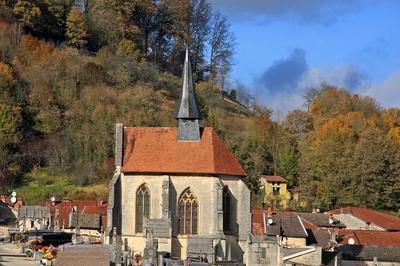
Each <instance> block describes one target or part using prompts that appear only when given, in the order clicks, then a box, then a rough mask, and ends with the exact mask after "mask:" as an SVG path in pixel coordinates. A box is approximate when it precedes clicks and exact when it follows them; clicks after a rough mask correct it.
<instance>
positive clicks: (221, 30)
mask: <svg viewBox="0 0 400 266" xmlns="http://www.w3.org/2000/svg"><path fill="white" fill-rule="evenodd" d="M234 45H235V38H234V36H233V34H232V32H230V25H229V22H228V20H227V18H226V17H224V16H223V15H222V14H221V13H219V12H217V13H216V14H214V16H213V18H212V21H211V37H210V39H209V46H210V50H211V51H210V61H209V62H210V63H209V64H210V66H209V79H210V80H213V81H218V80H219V81H220V82H219V85H220V87H221V89H222V90H224V86H223V84H225V80H226V78H227V77H226V76H227V74H228V73H229V72H230V71H231V68H232V64H233V55H234Z"/></svg>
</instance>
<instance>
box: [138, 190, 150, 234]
mask: <svg viewBox="0 0 400 266" xmlns="http://www.w3.org/2000/svg"><path fill="white" fill-rule="evenodd" d="M149 215H150V190H149V188H148V187H147V186H146V185H141V186H140V187H139V189H138V190H137V192H136V232H143V219H144V218H149Z"/></svg>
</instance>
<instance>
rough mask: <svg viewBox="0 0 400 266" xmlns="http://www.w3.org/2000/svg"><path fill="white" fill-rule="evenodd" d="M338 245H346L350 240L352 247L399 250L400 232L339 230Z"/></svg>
mask: <svg viewBox="0 0 400 266" xmlns="http://www.w3.org/2000/svg"><path fill="white" fill-rule="evenodd" d="M338 236H339V238H340V241H339V243H341V244H348V241H349V239H350V238H352V239H354V245H361V246H375V247H398V248H400V232H387V231H380V230H339V232H338Z"/></svg>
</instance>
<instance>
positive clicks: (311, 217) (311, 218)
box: [298, 212, 346, 229]
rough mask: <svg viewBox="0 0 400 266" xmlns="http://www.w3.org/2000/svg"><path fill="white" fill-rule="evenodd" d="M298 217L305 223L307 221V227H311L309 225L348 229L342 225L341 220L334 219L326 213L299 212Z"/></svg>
mask: <svg viewBox="0 0 400 266" xmlns="http://www.w3.org/2000/svg"><path fill="white" fill-rule="evenodd" d="M298 215H299V216H300V218H301V219H302V220H303V221H305V223H304V225H305V226H306V227H310V226H308V224H312V225H315V226H317V227H335V228H345V227H346V225H344V224H342V223H341V222H340V221H339V220H337V219H335V218H332V217H330V216H329V215H328V214H325V213H308V212H299V213H298ZM329 219H331V222H330V221H329ZM311 229H313V228H311Z"/></svg>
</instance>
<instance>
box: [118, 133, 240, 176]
mask: <svg viewBox="0 0 400 266" xmlns="http://www.w3.org/2000/svg"><path fill="white" fill-rule="evenodd" d="M176 136H177V129H176V128H166V127H140V128H139V127H137V128H129V127H128V128H124V158H123V166H122V171H123V172H130V173H171V174H174V173H182V174H183V173H185V174H187V173H191V174H220V175H234V176H246V175H247V174H246V172H245V171H244V170H243V168H242V166H241V165H240V164H239V162H238V161H237V160H236V158H235V157H233V155H232V154H231V153H230V152H229V151H228V149H227V148H226V147H225V145H224V143H223V142H222V140H221V139H220V138H219V137H218V135H217V134H216V133H215V131H214V130H213V129H212V128H209V127H207V128H202V129H201V141H199V142H184V141H177V139H176Z"/></svg>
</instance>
